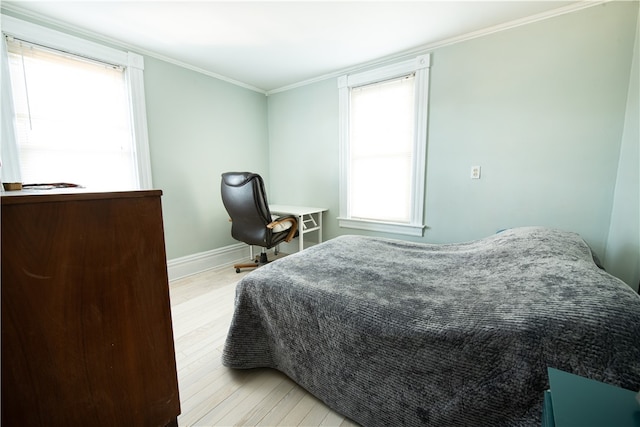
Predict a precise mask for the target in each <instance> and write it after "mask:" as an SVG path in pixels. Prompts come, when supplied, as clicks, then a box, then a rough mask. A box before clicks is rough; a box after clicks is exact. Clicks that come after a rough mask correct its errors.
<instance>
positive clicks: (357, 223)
mask: <svg viewBox="0 0 640 427" xmlns="http://www.w3.org/2000/svg"><path fill="white" fill-rule="evenodd" d="M338 226H340V227H342V228H356V229H358V230H367V231H379V232H382V233H393V234H403V235H406V236H418V237H422V236H423V235H424V229H425V228H426V226H425V225H420V224H402V223H397V222H382V221H371V220H363V219H353V218H338Z"/></svg>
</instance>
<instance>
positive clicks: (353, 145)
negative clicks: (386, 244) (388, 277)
mask: <svg viewBox="0 0 640 427" xmlns="http://www.w3.org/2000/svg"><path fill="white" fill-rule="evenodd" d="M428 70H429V56H428V55H423V56H419V57H418V58H416V59H415V60H410V61H404V62H401V63H398V64H395V65H391V66H387V67H383V68H379V69H376V70H373V71H367V72H362V73H358V74H353V75H349V76H343V77H341V78H340V79H339V82H338V84H339V97H340V145H341V147H340V154H341V162H340V163H341V177H340V216H339V218H338V220H339V224H340V226H341V227H347V228H359V229H365V230H372V231H384V232H389V233H398V234H406V235H413V236H422V233H423V230H424V225H423V216H424V215H423V211H424V179H425V164H426V139H427V137H426V135H427V100H428Z"/></svg>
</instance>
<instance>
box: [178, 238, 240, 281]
mask: <svg viewBox="0 0 640 427" xmlns="http://www.w3.org/2000/svg"><path fill="white" fill-rule="evenodd" d="M248 259H249V246H247V245H245V244H244V243H237V244H234V245H230V246H225V247H223V248H218V249H212V250H210V251H206V252H200V253H197V254H193V255H187V256H184V257H180V258H175V259H171V260H168V261H167V274H168V275H169V280H175V279H180V278H182V277H186V276H191V275H192V274H196V273H200V272H203V271H205V270H211V269H212V268H218V267H225V266H231V265H233V264H236V263H238V262H242V261H243V260H245V261H246V260H248Z"/></svg>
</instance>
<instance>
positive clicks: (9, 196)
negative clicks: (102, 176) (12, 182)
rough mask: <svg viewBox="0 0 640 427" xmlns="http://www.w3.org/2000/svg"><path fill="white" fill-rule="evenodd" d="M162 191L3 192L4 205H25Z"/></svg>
mask: <svg viewBox="0 0 640 427" xmlns="http://www.w3.org/2000/svg"><path fill="white" fill-rule="evenodd" d="M161 195H162V190H137V191H95V190H88V189H86V188H56V189H50V190H20V191H2V192H1V193H0V200H1V201H2V205H3V206H5V205H14V204H23V203H51V202H62V201H72V200H73V201H80V200H104V199H126V198H137V197H158V196H161Z"/></svg>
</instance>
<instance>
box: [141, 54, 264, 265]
mask: <svg viewBox="0 0 640 427" xmlns="http://www.w3.org/2000/svg"><path fill="white" fill-rule="evenodd" d="M144 80H145V93H146V102H147V121H148V127H149V144H150V146H151V169H152V173H153V184H154V187H155V188H159V189H162V191H163V193H164V196H163V198H162V203H163V213H164V222H165V237H166V246H167V258H168V259H174V258H178V257H181V256H186V255H192V254H197V253H200V252H205V251H207V250H211V249H215V248H220V247H224V246H228V245H231V244H233V243H237V242H236V241H235V240H234V239H233V238H232V237H231V235H230V225H229V222H228V219H229V217H228V215H227V213H226V211H225V210H224V206H223V205H222V200H221V199H220V175H221V174H222V173H223V172H227V171H232V170H250V171H255V172H258V173H260V174H262V175H264V177H265V179H268V171H269V168H268V165H269V151H268V148H269V147H268V142H267V138H268V132H267V100H266V96H265V95H263V94H260V93H257V92H254V91H251V90H248V89H243V88H241V87H238V86H235V85H232V84H229V83H226V82H223V81H221V80H217V79H214V78H211V77H208V76H206V75H204V74H201V73H197V72H194V71H190V70H187V69H185V68H182V67H178V66H175V65H172V64H169V63H167V62H163V61H159V60H156V59H153V58H148V57H147V58H145V70H144Z"/></svg>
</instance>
